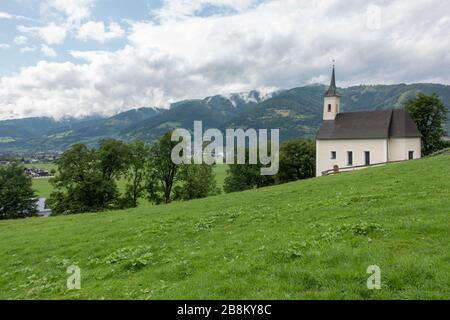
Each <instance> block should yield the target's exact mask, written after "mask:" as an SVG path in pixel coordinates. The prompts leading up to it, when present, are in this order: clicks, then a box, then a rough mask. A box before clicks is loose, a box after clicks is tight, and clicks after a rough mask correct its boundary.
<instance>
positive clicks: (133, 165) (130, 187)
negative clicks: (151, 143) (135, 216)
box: [124, 141, 149, 207]
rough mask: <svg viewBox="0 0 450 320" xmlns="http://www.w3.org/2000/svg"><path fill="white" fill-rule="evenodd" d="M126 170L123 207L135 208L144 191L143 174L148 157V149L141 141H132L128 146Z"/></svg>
mask: <svg viewBox="0 0 450 320" xmlns="http://www.w3.org/2000/svg"><path fill="white" fill-rule="evenodd" d="M128 148H129V154H128V160H127V164H128V169H127V171H126V174H125V177H126V179H127V186H126V191H125V197H124V206H126V207H137V205H138V200H139V198H141V197H142V195H143V194H144V191H145V185H144V181H145V174H146V170H147V162H148V157H149V148H148V147H147V146H146V145H145V143H144V142H142V141H134V142H132V143H131V144H129V145H128Z"/></svg>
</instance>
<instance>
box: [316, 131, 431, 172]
mask: <svg viewBox="0 0 450 320" xmlns="http://www.w3.org/2000/svg"><path fill="white" fill-rule="evenodd" d="M410 152H412V154H410ZM349 153H351V154H349ZM366 153H369V154H368V155H369V159H367V158H366V156H367V155H366ZM410 156H412V159H418V158H421V156H422V155H421V139H420V138H394V139H347V140H317V141H316V159H317V160H316V176H317V177H320V176H321V175H322V173H323V172H324V171H328V170H333V168H334V167H335V166H338V167H339V168H340V169H344V168H349V167H358V166H365V165H367V164H379V163H386V162H392V161H403V160H409V159H410ZM350 158H351V159H350ZM349 160H350V161H349ZM366 160H369V163H366Z"/></svg>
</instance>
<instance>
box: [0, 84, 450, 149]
mask: <svg viewBox="0 0 450 320" xmlns="http://www.w3.org/2000/svg"><path fill="white" fill-rule="evenodd" d="M325 91H326V87H325V86H323V85H310V86H305V87H299V88H294V89H290V90H280V91H277V92H273V93H271V94H262V93H260V92H258V91H251V92H248V93H240V94H230V95H226V96H225V95H216V96H212V97H207V98H205V99H196V100H185V101H180V102H177V103H174V104H172V105H171V106H170V108H169V109H160V108H140V109H133V110H130V111H126V112H123V113H119V114H117V115H115V116H112V117H110V118H101V117H89V118H84V119H72V118H71V119H64V120H60V121H56V120H53V119H51V118H44V117H42V118H28V119H17V120H6V121H0V154H6V153H13V154H33V153H37V152H59V151H63V150H65V149H67V148H68V147H70V146H71V145H73V144H75V143H85V144H88V145H95V144H96V143H97V142H98V141H99V140H101V139H104V138H116V139H122V140H126V141H130V140H134V139H142V140H144V141H146V142H152V141H154V140H155V139H157V138H158V137H160V136H161V135H163V134H164V133H165V132H167V131H169V130H172V129H174V128H186V129H190V130H191V129H192V128H193V124H194V121H200V120H201V121H203V127H204V129H205V130H206V129H207V128H218V129H222V130H224V129H226V128H243V129H248V128H254V129H280V138H281V140H282V141H285V140H289V139H296V138H313V137H314V136H315V134H316V132H317V130H318V128H319V125H320V123H321V121H322V108H323V95H324V92H325ZM417 92H423V93H426V94H432V93H436V94H438V95H439V96H440V97H441V99H442V100H443V101H444V103H445V104H446V105H447V106H450V86H448V85H441V84H410V85H406V84H396V85H371V86H366V85H360V86H354V87H349V88H344V89H340V93H341V94H342V111H344V112H350V111H362V110H382V109H392V108H402V107H403V105H404V103H405V102H406V101H407V100H408V99H410V98H411V97H414V96H415V95H416V94H417ZM447 129H448V131H449V132H450V114H449V122H448V123H447Z"/></svg>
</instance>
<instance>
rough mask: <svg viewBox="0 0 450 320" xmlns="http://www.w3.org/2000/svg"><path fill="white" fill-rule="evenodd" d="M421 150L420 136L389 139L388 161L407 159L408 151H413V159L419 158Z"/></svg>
mask: <svg viewBox="0 0 450 320" xmlns="http://www.w3.org/2000/svg"><path fill="white" fill-rule="evenodd" d="M421 150H422V144H421V139H420V138H393V139H389V161H402V160H408V159H409V151H414V159H419V158H421V157H422V154H421V152H422V151H421Z"/></svg>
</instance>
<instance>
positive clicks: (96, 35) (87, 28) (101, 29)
mask: <svg viewBox="0 0 450 320" xmlns="http://www.w3.org/2000/svg"><path fill="white" fill-rule="evenodd" d="M124 35H125V31H124V30H123V29H122V28H121V26H120V25H119V24H118V23H115V22H111V23H110V24H109V26H108V27H107V28H106V27H105V24H104V23H103V22H95V21H89V22H87V23H85V24H83V25H82V26H81V27H80V28H79V29H78V34H77V38H78V39H80V40H83V41H87V40H95V41H98V42H106V41H109V40H112V39H117V38H122V37H123V36H124Z"/></svg>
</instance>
